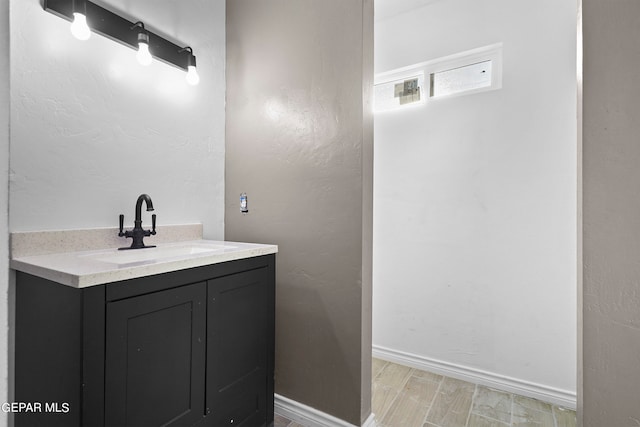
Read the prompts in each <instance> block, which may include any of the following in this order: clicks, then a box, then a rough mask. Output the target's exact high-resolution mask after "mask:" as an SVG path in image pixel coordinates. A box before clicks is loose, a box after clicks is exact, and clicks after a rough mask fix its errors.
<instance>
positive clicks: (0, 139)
mask: <svg viewBox="0 0 640 427" xmlns="http://www.w3.org/2000/svg"><path fill="white" fill-rule="evenodd" d="M8 180H9V1H8V0H0V349H2V350H0V403H2V402H8V401H9V396H8V389H9V387H8V376H9V368H8V358H9V336H8V335H9V331H8V324H9V323H8V322H9V318H8V313H9V310H7V307H8V302H7V300H8V288H9V286H8V283H9V218H8V215H9V206H8V204H9V183H8ZM6 424H7V414H5V413H4V412H2V411H0V425H6Z"/></svg>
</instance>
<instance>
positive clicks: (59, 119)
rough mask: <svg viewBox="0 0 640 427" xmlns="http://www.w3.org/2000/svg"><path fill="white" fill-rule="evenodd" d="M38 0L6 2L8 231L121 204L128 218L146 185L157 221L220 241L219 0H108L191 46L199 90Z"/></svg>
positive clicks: (91, 220)
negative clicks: (83, 33)
mask: <svg viewBox="0 0 640 427" xmlns="http://www.w3.org/2000/svg"><path fill="white" fill-rule="evenodd" d="M40 3H41V2H40V1H39V0H20V1H13V2H12V4H11V5H12V7H11V79H12V81H11V86H12V88H11V112H12V121H11V169H12V171H11V172H12V175H11V196H10V197H11V212H10V228H11V230H12V231H27V230H36V229H64V228H82V227H96V226H116V225H117V219H118V214H120V213H124V214H125V223H126V225H127V226H132V224H133V214H134V206H135V201H136V198H137V196H138V195H139V194H141V193H148V194H149V195H151V197H152V198H153V201H154V205H155V208H156V213H157V215H158V222H159V223H164V224H176V223H185V222H202V223H204V233H205V235H207V236H208V237H213V238H222V237H223V203H224V93H225V86H224V84H225V83H224V50H225V34H224V10H225V3H224V1H223V0H215V1H210V0H188V1H182V2H175V1H169V0H162V1H157V0H141V1H135V2H131V1H126V0H110V1H108V2H106V3H107V4H108V5H109V6H110V7H112V8H113V9H114V10H117V11H120V12H121V13H122V14H123V15H124V16H127V17H129V18H131V19H134V18H135V19H137V18H139V19H141V20H143V21H144V22H145V23H146V25H147V27H149V29H152V30H156V31H158V32H159V33H161V34H164V35H166V36H167V37H168V38H169V39H171V40H174V41H176V42H181V43H185V44H190V45H191V46H192V47H193V49H194V52H195V54H196V56H197V58H198V70H199V73H200V77H201V82H200V85H199V86H196V87H192V86H189V85H187V84H186V83H185V81H184V72H182V71H181V70H178V69H177V68H174V67H171V66H168V65H166V64H164V63H160V62H157V61H156V62H154V63H153V64H152V65H151V66H149V67H142V66H140V65H139V64H138V63H137V62H136V60H135V51H133V50H132V49H129V48H127V47H124V46H122V45H120V44H118V43H114V42H113V41H111V40H108V39H106V38H104V37H101V36H98V35H96V34H94V35H93V36H92V37H91V39H89V40H88V41H86V42H80V41H78V40H76V39H74V38H73V37H72V36H71V34H70V32H69V23H68V22H67V21H65V20H63V19H60V18H58V17H57V16H55V15H53V14H51V13H48V12H45V11H44V10H43V9H42V7H41V5H40ZM145 215H146V214H145ZM144 220H145V223H148V221H149V217H148V216H147V217H145V218H144Z"/></svg>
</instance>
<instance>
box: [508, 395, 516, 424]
mask: <svg viewBox="0 0 640 427" xmlns="http://www.w3.org/2000/svg"><path fill="white" fill-rule="evenodd" d="M515 400H516V399H515V396H514V395H513V394H511V414H510V415H511V417H510V418H509V425H510V426H513V405H514V402H515Z"/></svg>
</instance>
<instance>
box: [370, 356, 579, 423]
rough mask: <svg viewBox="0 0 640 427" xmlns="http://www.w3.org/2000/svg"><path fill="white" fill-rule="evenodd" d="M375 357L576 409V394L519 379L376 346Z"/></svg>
mask: <svg viewBox="0 0 640 427" xmlns="http://www.w3.org/2000/svg"><path fill="white" fill-rule="evenodd" d="M372 353H373V357H375V358H377V359H383V360H387V361H389V362H394V363H398V364H401V365H405V366H409V367H412V368H417V369H421V370H423V371H429V372H434V373H436V374H440V375H445V376H447V377H452V378H457V379H460V380H464V381H468V382H471V383H475V384H481V385H484V386H487V387H491V388H495V389H498V390H503V391H507V392H510V393H515V394H519V395H521V396H526V397H531V398H533V399H538V400H542V401H543V402H548V403H551V404H554V405H558V406H562V407H565V408H569V409H573V410H575V409H576V393H574V392H571V391H568V390H561V389H557V388H553V387H548V386H545V385H542V384H536V383H531V382H527V381H523V380H519V379H517V378H510V377H507V376H503V375H499V374H495V373H492V372H486V371H483V370H480V369H476V368H469V367H466V366H462V365H456V364H454V363H448V362H443V361H440V360H435V359H429V358H427V357H423V356H419V355H416V354H411V353H406V352H403V351H398V350H393V349H390V348H386V347H382V346H376V345H374V346H373V352H372Z"/></svg>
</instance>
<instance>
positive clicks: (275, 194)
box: [225, 0, 373, 425]
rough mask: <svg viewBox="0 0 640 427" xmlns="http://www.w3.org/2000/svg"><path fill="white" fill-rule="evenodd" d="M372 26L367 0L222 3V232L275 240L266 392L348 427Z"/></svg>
mask: <svg viewBox="0 0 640 427" xmlns="http://www.w3.org/2000/svg"><path fill="white" fill-rule="evenodd" d="M372 22H373V10H372V3H371V1H370V0H366V1H363V0H348V1H346V0H329V1H326V0H301V1H286V0H267V1H260V2H255V1H250V0H233V1H228V2H227V43H228V44H227V116H226V118H227V127H226V131H227V141H226V153H227V156H226V179H225V181H226V182H225V183H226V203H225V206H226V215H225V237H226V238H227V239H228V240H248V241H257V242H266V243H275V244H278V245H279V253H278V256H277V300H276V392H277V393H279V394H281V395H283V396H286V397H288V398H291V399H294V400H296V401H298V402H301V403H304V404H306V405H309V406H311V407H314V408H316V409H318V410H320V411H323V412H327V413H330V414H332V415H334V416H336V417H339V418H341V419H344V420H346V421H349V422H351V423H353V424H357V425H359V424H360V422H361V420H363V419H364V418H366V417H367V416H368V415H369V413H370V409H369V405H370V394H369V393H370V391H369V389H370V387H371V383H370V380H371V379H370V376H371V370H370V363H371V360H370V346H369V345H368V342H369V338H368V337H367V336H366V335H367V334H368V333H370V314H369V313H368V311H369V307H368V304H369V300H370V291H371V289H370V281H369V272H368V271H367V270H368V269H369V268H370V255H368V254H367V252H369V251H370V243H369V244H367V243H366V241H367V240H369V241H370V238H371V228H370V227H371V225H370V224H371V219H370V215H371V211H370V206H371V164H372V158H371V156H372V153H371V150H372V146H371V144H372V140H371V118H370V109H369V108H368V106H367V105H366V102H367V101H368V99H367V100H364V99H363V86H365V85H366V83H369V82H370V81H371V78H372V73H373V67H372V65H371V55H372V53H371V48H372V39H373V34H372V30H373V28H372ZM366 93H367V94H370V92H369V91H366ZM241 192H247V194H248V197H249V214H248V215H246V216H243V215H241V214H240V212H239V204H238V199H239V195H240V193H241ZM363 242H364V243H363ZM368 315H369V316H368Z"/></svg>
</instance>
